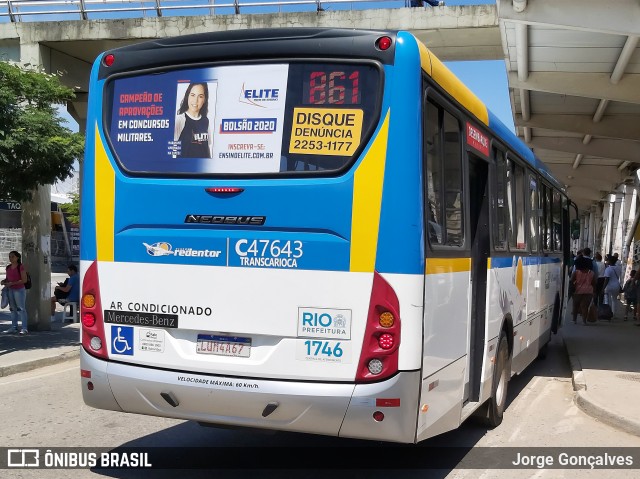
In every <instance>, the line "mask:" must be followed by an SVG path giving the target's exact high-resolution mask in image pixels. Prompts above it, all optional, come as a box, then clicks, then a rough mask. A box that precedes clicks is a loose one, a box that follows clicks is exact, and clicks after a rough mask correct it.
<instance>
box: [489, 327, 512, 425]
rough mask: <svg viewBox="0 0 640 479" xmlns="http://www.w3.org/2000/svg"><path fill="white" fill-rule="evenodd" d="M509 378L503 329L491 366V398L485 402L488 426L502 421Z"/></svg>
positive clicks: (506, 344) (507, 352) (507, 348)
mask: <svg viewBox="0 0 640 479" xmlns="http://www.w3.org/2000/svg"><path fill="white" fill-rule="evenodd" d="M510 378H511V361H510V360H509V343H508V342H507V335H506V334H505V332H504V331H502V333H500V340H499V341H498V351H497V352H496V363H495V367H494V368H493V385H492V387H491V399H489V401H488V403H487V411H486V412H487V414H486V416H485V423H486V424H487V425H488V426H490V427H497V426H499V425H500V423H501V422H502V416H503V414H504V408H505V406H506V404H507V386H508V385H509V379H510Z"/></svg>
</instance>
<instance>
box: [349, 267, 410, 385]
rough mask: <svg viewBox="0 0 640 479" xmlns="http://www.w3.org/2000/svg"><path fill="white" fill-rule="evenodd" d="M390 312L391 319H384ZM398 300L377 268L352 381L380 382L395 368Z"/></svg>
mask: <svg viewBox="0 0 640 479" xmlns="http://www.w3.org/2000/svg"><path fill="white" fill-rule="evenodd" d="M387 312H388V313H390V314H391V316H390V317H392V318H393V321H386V320H383V321H382V324H381V321H380V319H381V317H382V318H387V317H389V315H387V314H385V313H387ZM400 323H401V321H400V302H399V300H398V296H397V295H396V293H395V291H394V290H393V288H392V287H391V285H390V284H389V283H387V282H386V281H385V280H384V279H383V278H382V276H380V275H379V274H378V273H377V272H376V271H374V272H373V286H372V288H371V300H370V302H369V314H368V316H367V325H366V328H365V332H364V339H363V342H362V351H361V352H360V360H359V363H358V370H357V371H356V377H355V381H356V382H358V383H362V382H371V381H380V380H383V379H386V378H388V377H390V376H392V375H394V374H395V373H396V372H397V371H398V348H399V346H400Z"/></svg>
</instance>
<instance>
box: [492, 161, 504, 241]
mask: <svg viewBox="0 0 640 479" xmlns="http://www.w3.org/2000/svg"><path fill="white" fill-rule="evenodd" d="M495 157H496V208H495V215H496V224H495V227H494V230H493V234H494V237H493V242H494V245H495V248H496V249H506V248H507V222H506V218H507V211H508V208H507V201H508V200H507V199H506V195H507V186H506V181H507V170H506V167H507V165H506V161H505V159H504V152H503V151H502V150H497V149H496V150H495Z"/></svg>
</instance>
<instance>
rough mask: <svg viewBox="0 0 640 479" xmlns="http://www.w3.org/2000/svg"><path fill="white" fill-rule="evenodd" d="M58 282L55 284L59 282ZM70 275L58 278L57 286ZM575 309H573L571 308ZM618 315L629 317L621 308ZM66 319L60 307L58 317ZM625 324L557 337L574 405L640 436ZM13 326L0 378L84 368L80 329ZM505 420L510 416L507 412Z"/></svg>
mask: <svg viewBox="0 0 640 479" xmlns="http://www.w3.org/2000/svg"><path fill="white" fill-rule="evenodd" d="M54 276H55V278H54ZM64 276H65V275H57V274H56V275H52V284H54V285H55V284H56V281H61V280H62V279H60V278H63V277H64ZM570 306H571V305H569V307H570ZM617 306H618V311H624V310H623V306H622V305H621V304H618V305H617ZM56 314H57V315H58V317H60V318H61V315H62V312H61V307H59V309H58V312H57V313H56ZM638 324H640V323H639V322H635V321H633V319H630V320H628V321H624V320H623V318H622V316H621V315H620V314H618V315H617V317H615V318H614V319H613V320H612V321H597V322H595V323H589V324H587V325H584V324H582V322H581V321H580V318H579V319H578V323H577V324H574V323H573V322H572V321H571V319H570V313H569V312H567V314H566V316H565V320H564V321H563V323H562V327H561V328H560V330H559V332H558V335H557V337H554V338H553V339H552V340H553V341H558V340H561V341H562V342H563V343H564V346H565V348H566V351H567V354H568V357H569V362H570V364H571V368H572V375H573V377H572V380H573V388H574V401H575V402H576V404H577V405H578V407H579V408H580V409H581V410H583V411H584V412H585V413H587V414H589V415H590V416H592V417H594V418H596V419H598V420H600V421H602V422H604V423H607V424H609V425H611V426H613V427H615V428H617V429H620V430H623V431H626V432H628V433H630V434H634V435H636V436H640V407H639V406H638V401H637V398H640V352H639V351H640V348H639V346H640V327H639V326H637V325H638ZM10 326H11V316H10V312H9V311H8V310H0V378H2V377H4V376H9V375H13V374H19V373H24V372H27V371H30V370H33V369H36V368H40V367H44V366H48V365H51V364H55V363H59V362H62V361H75V362H76V363H78V358H79V352H80V337H79V333H80V323H61V322H56V323H53V324H52V327H51V331H40V332H38V331H36V332H30V333H29V334H28V335H26V336H20V335H17V334H3V331H5V330H8V329H9V328H10ZM505 414H509V408H508V407H507V409H506V411H505Z"/></svg>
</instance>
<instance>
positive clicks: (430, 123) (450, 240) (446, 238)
mask: <svg viewBox="0 0 640 479" xmlns="http://www.w3.org/2000/svg"><path fill="white" fill-rule="evenodd" d="M425 111H426V123H425V133H424V138H425V154H426V160H425V164H426V168H425V178H426V180H425V181H426V190H427V192H426V202H427V203H426V204H425V212H426V213H425V214H426V215H427V216H428V217H427V234H428V237H429V241H430V242H431V244H440V245H446V246H463V244H464V229H463V226H464V214H463V211H464V210H463V200H464V199H463V196H462V143H461V134H460V122H459V121H458V119H457V118H456V117H455V116H453V115H452V114H450V113H449V112H448V111H446V110H445V109H443V108H442V107H440V106H439V105H436V104H434V103H432V102H431V101H427V103H426V107H425Z"/></svg>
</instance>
